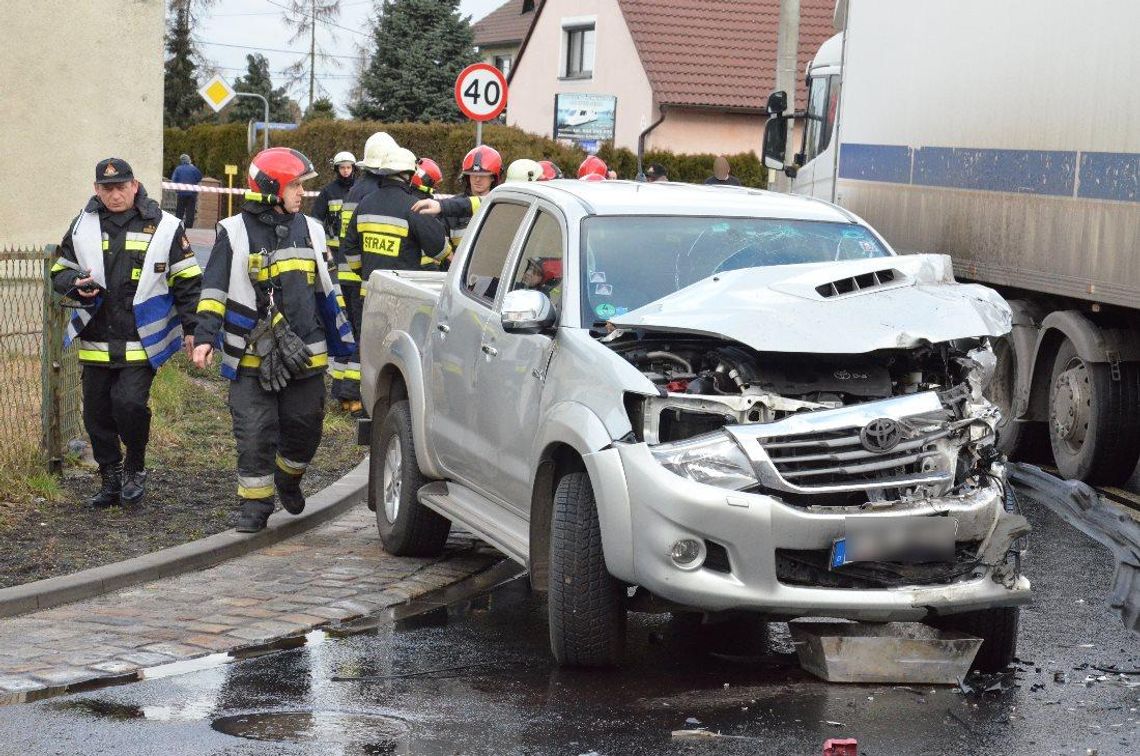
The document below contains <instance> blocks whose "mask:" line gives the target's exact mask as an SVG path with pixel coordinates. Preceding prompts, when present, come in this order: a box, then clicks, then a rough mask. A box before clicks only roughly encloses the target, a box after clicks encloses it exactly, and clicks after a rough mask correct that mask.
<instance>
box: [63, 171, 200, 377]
mask: <svg viewBox="0 0 1140 756" xmlns="http://www.w3.org/2000/svg"><path fill="white" fill-rule="evenodd" d="M59 250H60V256H59V259H58V260H56V262H55V264H54V265H53V266H52V269H51V272H52V286H53V288H54V289H55V291H56V292H58V293H59V294H61V295H68V296H73V298H74V299H76V300H81V301H83V300H82V298H81V297H79V296H78V295H77V294H75V293H74V292H73V289H74V288H75V281H76V280H77V279H79V278H85V277H86V276H87V271H91V275H92V277H94V279H95V282H96V283H97V284H98V285H99V286H100V287H101V288H102V289H103V292H102V293H101V294H100V295H99V296H98V297H96V298H95V299H94V301H93V303H92V306H90V307H89V308H82V309H75V310H73V311H72V315H71V318H70V319H69V322H68V324H67V328H66V330H65V332H64V345H65V346H68V345H70V344H71V342H72V341H74V340H75V339H76V338H78V339H79V361H80V362H81V363H83V364H87V365H100V366H103V367H124V366H128V365H136V366H137V365H146V364H150V366H151V367H153V368H155V369H156V370H157V369H158V367H159V366H160V365H162V363H164V362H166V361H167V360H168V359H170V358H171V357H172V356H174V355H175V354H176V353H177V352H178V350H179V349H181V348H182V336H183V333H186V334H191V333H193V332H194V328H195V324H196V322H197V318H196V316H195V312H194V311H195V307H196V305H197V303H198V292H199V288H200V286H201V280H202V269H201V268H200V267H199V266H198V261H197V259H195V257H194V251H193V250H192V249H191V248H190V242H189V240H187V238H186V232H185V230H184V229H183V228H182V223H181V221H179V220H178V218H176V217H175V216H173V215H171V214H170V213H167V212H163V210H162V208H161V207H159V205H158V203H157V202H155V201H154V200H152V199H150V198H149V197H147V195H146V191H145V190H144V189H143V187H142V185H141V184H140V185H139V191H138V195H137V196H136V198H135V204H134V206H133V207H132V208H130V209H128V210H125V211H123V212H121V213H112V212H111V211H110V210H108V209H107V208H106V207H105V206H104V205H103V203H102V202H101V201H100V200H99V199H98V198H97V197H92V198H91V200H90V201H89V202H88V203H87V206H86V207H85V208H84V209H83V212H82V213H80V214H79V215H78V217H76V219H75V220H74V221H72V223H71V227H70V228H69V229H68V231H67V234H66V235H65V236H64V237H63V242H62V243H61V244H60V247H59Z"/></svg>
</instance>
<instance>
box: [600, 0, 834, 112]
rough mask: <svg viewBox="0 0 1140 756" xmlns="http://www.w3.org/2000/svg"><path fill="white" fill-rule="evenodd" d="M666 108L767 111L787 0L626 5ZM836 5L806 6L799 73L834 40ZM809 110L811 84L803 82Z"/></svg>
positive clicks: (830, 0) (827, 1) (811, 1)
mask: <svg viewBox="0 0 1140 756" xmlns="http://www.w3.org/2000/svg"><path fill="white" fill-rule="evenodd" d="M618 4H619V5H620V7H621V10H622V14H623V15H624V16H625V20H626V24H627V25H628V26H629V31H630V33H631V34H632V35H633V41H634V45H635V46H636V47H637V50H638V53H639V55H640V56H641V63H642V65H643V66H644V67H645V73H646V74H647V75H648V76H649V81H650V84H651V85H652V86H653V92H654V95H655V97H656V99H657V101H658V102H659V103H663V104H668V105H691V106H697V107H721V108H745V109H753V110H763V109H764V107H765V105H766V104H767V99H768V93H769V92H771V91H772V89H774V88H775V83H776V38H777V35H778V29H779V19H780V0H734V1H733V2H731V3H725V2H720V0H618ZM834 8H835V0H800V38H799V44H798V46H797V56H796V57H797V61H798V63H797V71H798V72H802V71H803V70H804V69H805V68H806V66H807V64H808V61H810V60H811V58H812V56H813V55H814V54H815V52H816V50H818V49H819V46H820V45H821V44H823V42H824V41H826V40H827V39H828V38H829V37H831V36H832V34H834V33H835V32H834V30H833V28H832V13H833V11H834ZM796 79H797V82H798V83H797V85H796V103H797V105H799V106H801V107H802V106H803V104H804V103H805V99H804V98H805V97H806V92H805V89H804V83H803V80H802V79H803V77H802V76H801V75H799V74H798V73H797V76H796Z"/></svg>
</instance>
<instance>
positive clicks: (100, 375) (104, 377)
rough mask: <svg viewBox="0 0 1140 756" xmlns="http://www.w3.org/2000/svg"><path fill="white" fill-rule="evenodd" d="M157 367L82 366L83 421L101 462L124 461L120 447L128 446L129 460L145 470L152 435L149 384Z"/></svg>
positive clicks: (93, 449)
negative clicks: (147, 444)
mask: <svg viewBox="0 0 1140 756" xmlns="http://www.w3.org/2000/svg"><path fill="white" fill-rule="evenodd" d="M153 380H154V368H152V367H151V366H150V365H139V366H133V365H132V366H130V367H100V366H97V365H84V366H83V425H84V427H86V428H87V435H88V436H90V437H91V451H92V453H93V454H94V456H95V461H96V462H98V463H99V464H100V465H116V464H118V463H120V462H122V461H123V452H122V450H121V449H120V447H119V442H120V441H122V443H123V446H125V447H126V449H127V464H128V465H129V466H130V467H131V469H134V470H142V469H143V466H144V465H145V463H146V442H147V439H149V438H150V407H149V406H148V405H147V402H148V400H149V399H150V384H151V382H152V381H153Z"/></svg>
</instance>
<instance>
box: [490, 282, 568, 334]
mask: <svg viewBox="0 0 1140 756" xmlns="http://www.w3.org/2000/svg"><path fill="white" fill-rule="evenodd" d="M502 318H503V330H504V331H506V332H507V333H519V334H528V333H542V332H543V331H549V330H550V329H551V328H553V327H554V323H555V321H556V320H557V319H558V313H556V312H555V311H554V305H553V304H552V303H551V301H550V297H548V296H546V295H545V294H543V293H542V292H541V291H535V290H533V289H515V290H514V291H508V292H507V293H506V296H504V297H503V315H502Z"/></svg>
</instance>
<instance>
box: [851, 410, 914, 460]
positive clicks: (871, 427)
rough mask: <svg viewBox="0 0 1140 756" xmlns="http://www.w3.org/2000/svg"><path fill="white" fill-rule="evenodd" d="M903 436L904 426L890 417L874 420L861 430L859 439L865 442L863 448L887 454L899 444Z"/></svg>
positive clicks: (875, 452)
mask: <svg viewBox="0 0 1140 756" xmlns="http://www.w3.org/2000/svg"><path fill="white" fill-rule="evenodd" d="M902 438H903V429H902V426H901V425H899V424H898V422H897V421H895V420H892V419H890V418H889V417H880V418H877V419H875V420H872V421H871V422H869V423H867V424H866V425H864V426H863V430H861V431H859V440H860V441H862V442H863V448H864V449H866V450H867V451H869V452H873V453H874V454H886V453H887V452H889V451H890V450H891V449H894V448H895V447H896V446H898V445H899V442H900V441H902Z"/></svg>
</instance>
